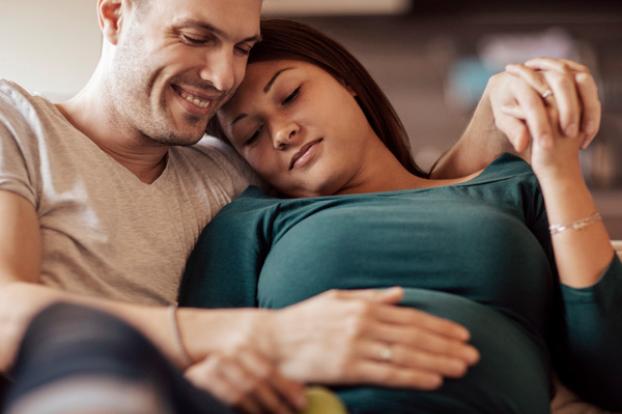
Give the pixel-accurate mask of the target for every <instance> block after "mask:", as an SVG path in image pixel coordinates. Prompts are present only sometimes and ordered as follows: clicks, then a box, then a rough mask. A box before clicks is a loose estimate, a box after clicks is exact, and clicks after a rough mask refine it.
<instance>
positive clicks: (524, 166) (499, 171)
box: [474, 152, 535, 182]
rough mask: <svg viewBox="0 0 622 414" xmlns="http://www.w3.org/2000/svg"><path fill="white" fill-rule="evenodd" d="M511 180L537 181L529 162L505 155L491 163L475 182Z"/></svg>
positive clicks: (516, 156) (511, 155)
mask: <svg viewBox="0 0 622 414" xmlns="http://www.w3.org/2000/svg"><path fill="white" fill-rule="evenodd" d="M509 179H518V180H521V179H523V180H529V181H533V180H534V179H535V174H534V173H533V170H532V169H531V166H530V165H529V163H527V161H525V160H524V159H523V158H521V157H519V156H518V155H514V154H510V153H507V152H506V153H503V154H501V155H499V156H498V157H497V158H496V159H495V160H494V161H493V162H491V163H490V164H489V165H488V166H487V167H486V168H484V170H483V171H482V173H481V174H480V175H479V176H478V177H477V178H476V180H474V181H479V182H491V181H504V180H509Z"/></svg>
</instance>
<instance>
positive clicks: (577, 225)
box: [549, 212, 603, 235]
mask: <svg viewBox="0 0 622 414" xmlns="http://www.w3.org/2000/svg"><path fill="white" fill-rule="evenodd" d="M602 219H603V218H602V217H601V215H600V214H599V213H598V212H596V213H593V214H590V215H589V216H587V217H584V218H582V219H579V220H577V221H574V222H572V223H570V224H552V225H550V226H549V231H550V232H551V235H556V234H559V233H561V232H563V231H566V230H582V229H584V228H586V227H587V226H589V225H590V224H594V223H596V222H597V221H601V220H602Z"/></svg>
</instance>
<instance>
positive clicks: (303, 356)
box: [272, 288, 479, 389]
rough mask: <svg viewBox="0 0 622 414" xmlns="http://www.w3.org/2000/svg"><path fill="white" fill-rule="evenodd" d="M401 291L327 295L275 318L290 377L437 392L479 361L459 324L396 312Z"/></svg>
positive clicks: (275, 333) (281, 354) (278, 342)
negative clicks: (433, 390) (445, 383)
mask: <svg viewBox="0 0 622 414" xmlns="http://www.w3.org/2000/svg"><path fill="white" fill-rule="evenodd" d="M402 296H403V290H402V289H400V288H392V289H386V290H371V289H370V290H360V291H330V292H326V293H324V294H321V295H318V296H316V297H314V298H311V299H309V300H307V301H304V302H302V303H299V304H297V305H294V306H291V307H289V308H286V309H283V310H281V311H279V312H277V315H276V318H275V321H274V324H273V328H272V329H273V332H272V338H273V339H274V345H273V346H274V352H275V354H276V355H275V356H276V357H277V358H278V360H279V361H280V370H281V372H283V373H284V375H286V376H287V377H289V378H294V379H298V380H300V381H305V382H316V383H324V384H361V383H368V384H377V385H382V386H391V387H410V388H416V389H435V388H438V387H439V386H440V385H441V384H442V381H443V378H444V377H451V378H457V377H461V376H463V375H464V374H465V372H466V371H467V369H468V367H469V366H470V365H473V364H474V363H476V362H477V361H478V359H479V354H478V352H477V351H476V350H475V349H474V348H473V347H472V346H470V345H468V344H467V343H466V342H467V341H468V339H469V333H468V331H467V330H466V329H465V328H464V327H462V326H461V325H459V324H456V323H454V322H450V321H448V320H445V319H441V318H438V317H435V316H432V315H429V314H427V313H425V312H421V311H418V310H416V309H412V308H407V307H398V306H395V305H396V304H397V303H398V302H399V301H400V300H401V298H402Z"/></svg>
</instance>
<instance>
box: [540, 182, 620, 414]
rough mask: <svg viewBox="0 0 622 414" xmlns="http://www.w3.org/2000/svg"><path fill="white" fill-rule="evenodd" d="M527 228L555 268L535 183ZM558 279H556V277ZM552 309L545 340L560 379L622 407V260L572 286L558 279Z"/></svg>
mask: <svg viewBox="0 0 622 414" xmlns="http://www.w3.org/2000/svg"><path fill="white" fill-rule="evenodd" d="M533 200H534V212H535V214H534V215H533V217H534V218H535V221H534V223H533V227H532V231H533V232H534V235H536V237H537V238H538V240H539V241H540V243H541V244H542V246H543V248H544V249H545V251H546V252H547V254H548V256H549V261H550V262H551V266H552V267H553V270H554V274H555V277H556V279H557V269H556V266H555V257H554V252H553V247H552V242H551V236H550V234H549V231H548V220H547V218H546V211H545V208H544V201H543V199H542V194H541V193H540V190H539V187H538V186H537V185H536V186H535V187H534V192H533ZM557 280H558V279H557ZM554 303H556V304H557V308H556V309H552V310H551V315H550V316H551V318H550V321H551V322H550V331H549V332H548V334H549V342H550V348H551V352H552V359H553V363H554V365H555V368H556V370H557V372H558V374H559V376H560V378H561V380H562V382H563V383H564V384H566V385H567V386H569V387H570V388H572V389H573V391H575V392H576V393H577V394H578V395H579V396H581V397H582V398H584V399H585V400H587V401H590V402H592V403H594V404H596V405H598V406H599V407H601V408H604V409H609V410H622V393H621V392H620V391H621V390H622V358H621V357H620V351H621V350H622V264H621V263H620V260H619V258H618V256H617V255H616V254H614V255H613V258H612V260H611V262H610V264H609V266H608V267H607V269H606V270H605V271H604V272H603V274H602V276H601V277H600V279H599V281H598V282H597V283H596V284H595V285H593V286H591V287H587V288H582V289H575V288H571V287H569V286H565V285H563V284H561V283H560V284H559V289H558V297H557V300H556V301H555V302H554Z"/></svg>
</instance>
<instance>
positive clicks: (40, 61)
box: [0, 0, 101, 98]
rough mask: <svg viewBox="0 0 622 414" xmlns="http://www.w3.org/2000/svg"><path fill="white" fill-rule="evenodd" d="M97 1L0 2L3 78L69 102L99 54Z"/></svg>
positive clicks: (5, 0) (32, 0) (0, 74)
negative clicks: (68, 98)
mask: <svg viewBox="0 0 622 414" xmlns="http://www.w3.org/2000/svg"><path fill="white" fill-rule="evenodd" d="M100 38H101V37H100V32H99V28H98V26H97V16H96V1H95V0H0V78H5V79H11V80H14V81H16V82H18V83H20V84H22V85H23V86H25V87H26V88H27V89H29V90H31V91H33V92H38V93H41V94H45V95H48V96H52V97H54V98H64V97H67V96H70V95H72V94H73V93H75V92H77V91H78V90H79V89H80V87H81V86H82V85H83V84H84V83H86V81H87V80H88V78H89V76H90V74H91V72H92V70H93V69H94V67H95V65H96V63H97V59H98V57H99V52H100V43H101V40H100Z"/></svg>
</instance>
